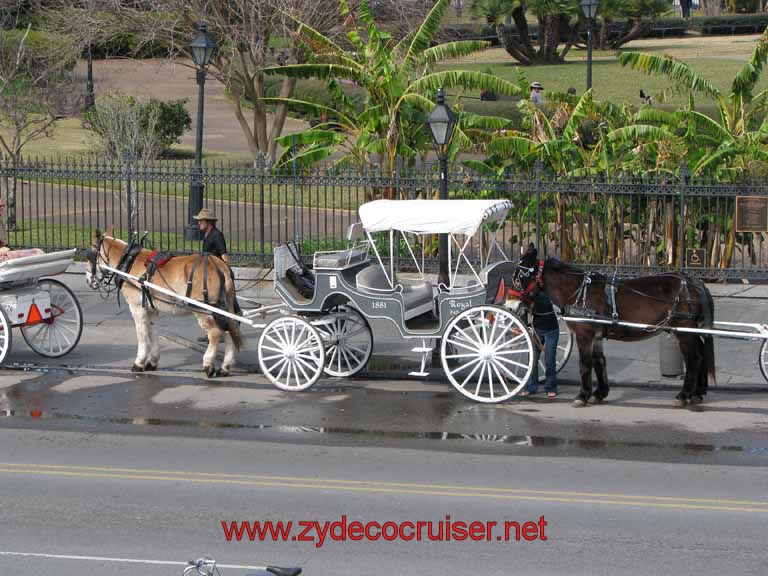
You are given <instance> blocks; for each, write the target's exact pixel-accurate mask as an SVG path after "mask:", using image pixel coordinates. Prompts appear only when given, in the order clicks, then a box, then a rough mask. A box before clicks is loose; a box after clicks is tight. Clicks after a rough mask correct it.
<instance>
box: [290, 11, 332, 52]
mask: <svg viewBox="0 0 768 576" xmlns="http://www.w3.org/2000/svg"><path fill="white" fill-rule="evenodd" d="M294 21H295V22H297V23H298V24H299V29H298V30H297V31H296V34H297V35H298V36H299V38H301V39H302V40H303V41H304V42H305V43H306V44H307V45H308V46H309V48H311V49H312V51H313V52H315V53H322V52H323V50H320V48H324V49H325V51H327V52H333V53H335V54H343V53H344V50H343V49H342V48H341V47H340V46H339V45H338V44H336V43H335V42H334V41H333V40H331V39H330V38H328V37H327V36H326V35H324V34H323V33H321V32H318V31H317V30H315V29H314V28H312V27H311V26H308V25H307V24H304V23H303V22H300V21H299V20H296V19H295V18H294Z"/></svg>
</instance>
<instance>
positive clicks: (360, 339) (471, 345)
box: [92, 200, 768, 405]
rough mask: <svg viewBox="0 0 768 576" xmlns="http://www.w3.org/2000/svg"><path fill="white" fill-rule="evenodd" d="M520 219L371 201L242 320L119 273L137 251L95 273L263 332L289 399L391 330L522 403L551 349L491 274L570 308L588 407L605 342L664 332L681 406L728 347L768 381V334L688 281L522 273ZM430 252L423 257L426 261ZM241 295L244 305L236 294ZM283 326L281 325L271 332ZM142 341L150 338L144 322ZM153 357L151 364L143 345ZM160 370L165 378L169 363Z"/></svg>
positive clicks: (532, 267) (560, 267) (263, 359)
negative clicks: (718, 308) (503, 239)
mask: <svg viewBox="0 0 768 576" xmlns="http://www.w3.org/2000/svg"><path fill="white" fill-rule="evenodd" d="M511 208H512V204H511V203H510V202H509V201H506V200H377V201H373V202H369V203H367V204H364V205H363V206H361V207H360V210H359V212H360V222H359V223H357V224H354V225H353V226H351V227H350V230H349V233H348V240H349V246H348V248H347V249H345V250H338V251H332V252H316V253H315V254H314V256H313V259H312V264H311V266H310V265H308V264H305V263H304V262H303V261H302V259H301V257H300V255H299V253H298V251H297V248H296V246H295V245H294V244H292V243H288V244H284V245H281V246H278V247H277V248H276V249H275V253H274V286H275V291H276V293H277V295H278V296H279V298H280V300H281V302H280V303H278V304H275V305H270V306H259V307H257V308H255V309H250V310H247V311H244V312H243V313H242V314H237V313H235V312H234V310H233V309H231V308H230V309H227V308H226V307H222V306H220V305H219V306H217V305H214V304H212V303H210V302H208V300H207V297H206V299H205V301H201V300H202V299H201V298H195V297H190V287H191V285H192V277H191V276H190V277H189V279H188V280H186V279H185V278H181V280H180V283H177V284H176V285H175V288H174V286H172V285H171V284H169V283H166V285H159V284H157V283H155V282H153V281H152V279H151V277H150V278H148V277H147V276H146V275H137V274H131V273H129V272H127V271H125V270H119V269H118V268H117V267H116V264H115V262H117V261H119V260H121V259H122V257H123V256H124V255H125V254H126V253H127V251H128V247H126V245H125V243H122V246H123V247H117V248H116V247H114V246H110V247H109V248H108V249H107V251H106V253H105V252H104V251H103V245H102V242H100V243H99V244H98V246H97V247H96V252H97V253H98V255H99V258H101V259H102V262H100V263H99V266H97V264H96V260H95V259H94V263H93V264H92V266H93V273H94V274H95V273H96V269H97V267H99V268H101V270H102V272H106V273H107V274H111V275H113V276H115V275H116V276H118V277H120V278H122V279H123V280H125V281H127V282H126V285H128V286H129V287H131V289H135V290H137V291H142V292H146V291H150V292H152V293H154V294H155V295H160V296H162V297H165V298H167V301H168V302H173V303H176V306H177V307H178V306H183V307H187V308H189V309H191V311H192V312H193V313H195V314H198V315H202V314H207V315H210V316H213V317H216V318H219V319H225V320H227V321H229V322H230V324H229V328H228V330H229V331H230V335H231V336H232V338H233V339H235V340H236V339H237V334H236V333H235V332H234V331H233V329H232V325H233V323H238V324H244V325H248V326H251V327H254V328H257V329H261V330H262V332H261V335H260V337H259V339H258V344H257V354H258V361H259V365H260V367H261V370H262V372H263V373H264V375H265V376H266V377H267V378H268V379H269V380H270V382H272V383H273V384H274V385H275V386H277V387H278V388H280V389H282V390H292V391H300V390H306V389H308V388H310V387H311V386H312V385H313V384H315V383H316V382H317V381H318V380H319V379H320V377H321V376H322V375H323V374H326V375H328V376H331V377H349V376H353V375H355V374H357V373H358V372H360V371H361V370H363V369H364V368H365V366H366V364H367V363H368V361H369V359H370V357H371V354H372V352H373V347H374V331H373V330H372V327H371V322H373V323H374V324H376V323H377V322H387V323H389V324H391V325H392V326H394V327H395V328H396V329H397V332H398V333H399V335H400V336H401V337H402V338H403V339H404V340H410V341H413V342H415V343H416V344H415V345H414V346H413V347H412V351H413V352H415V353H417V354H419V355H420V356H421V363H420V369H418V370H416V371H414V372H411V375H413V376H425V375H427V371H426V370H427V365H428V361H429V359H430V357H431V356H432V353H433V351H434V349H435V347H436V346H439V352H440V362H441V364H442V368H443V370H444V372H445V375H446V377H447V379H448V381H449V382H450V383H451V384H452V385H453V387H454V388H456V390H458V391H459V392H460V393H461V394H463V395H464V396H466V397H468V398H470V399H472V400H475V401H479V402H501V401H504V400H506V399H509V398H511V397H513V396H515V395H516V394H517V393H518V392H519V391H520V390H522V388H523V387H524V386H525V384H526V381H527V380H528V378H529V377H530V375H531V372H532V368H533V361H534V356H535V354H534V347H535V346H539V347H540V348H541V344H540V342H538V338H537V337H536V334H535V332H534V331H533V330H532V329H531V327H530V325H529V323H528V321H527V319H526V316H525V307H524V306H523V307H520V306H514V305H513V306H509V305H505V302H504V298H503V297H502V298H501V299H499V298H498V296H499V294H498V293H496V289H495V284H493V283H490V284H491V285H490V286H489V279H490V278H491V277H493V278H494V281H498V279H499V277H503V278H504V279H505V280H506V281H507V282H508V283H509V285H511V286H513V288H515V289H514V290H512V291H511V292H512V293H513V294H516V295H517V297H518V298H520V297H521V296H522V297H525V296H526V295H528V293H529V291H530V290H531V289H532V288H533V289H536V290H543V291H545V292H547V293H548V295H549V296H550V297H551V298H552V300H553V302H554V303H555V304H556V306H558V307H559V308H560V309H561V310H562V311H563V313H564V316H563V317H561V318H560V321H561V341H560V345H559V348H558V353H557V369H558V371H559V370H560V369H561V368H562V367H563V366H564V365H565V363H566V362H567V360H568V357H569V355H570V352H571V346H572V342H573V340H572V334H571V331H576V332H577V333H578V334H579V335H580V338H579V344H580V363H581V379H582V390H581V392H580V393H579V397H577V401H576V403H577V404H578V405H585V404H586V403H587V402H588V401H590V400H593V399H597V400H602V399H603V398H604V397H605V395H607V392H608V388H607V377H606V371H605V358H604V356H603V355H602V340H603V339H605V338H612V339H614V338H615V339H619V340H641V339H644V338H648V337H651V336H653V335H655V334H657V333H659V332H661V331H667V332H672V333H674V334H675V335H676V336H677V337H678V340H679V341H680V344H681V348H682V349H683V353H684V354H685V355H686V374H687V376H686V380H685V383H684V385H683V390H682V391H681V393H680V394H679V395H678V402H679V404H681V405H684V404H686V403H688V402H689V401H690V402H695V401H700V400H701V397H702V396H703V394H704V393H705V392H706V385H707V378H709V380H710V381H711V380H713V379H714V352H713V348H712V342H711V340H712V337H714V336H720V337H727V338H740V339H745V340H763V341H764V343H763V346H762V348H761V351H760V356H759V363H760V368H761V370H762V371H763V374H764V376H766V379H768V325H763V324H734V323H726V322H715V321H714V309H713V304H712V302H711V297H710V296H709V293H708V291H707V290H706V288H705V287H704V286H703V284H701V283H700V282H698V281H696V280H694V279H690V278H688V277H687V276H686V275H685V274H678V273H668V274H662V275H660V276H656V277H647V278H645V279H637V280H621V279H618V278H617V277H615V276H614V277H605V276H600V275H593V274H590V273H587V272H585V271H583V270H581V269H579V268H576V267H573V266H570V265H567V264H563V263H560V262H559V261H557V260H550V261H547V262H546V263H545V262H542V261H538V260H536V261H535V262H528V263H526V262H525V259H523V262H521V263H518V262H511V261H510V260H509V259H508V258H507V257H506V255H505V254H504V252H503V250H502V248H501V247H500V246H499V244H498V243H497V241H496V234H497V233H498V231H499V230H500V229H501V227H502V226H503V223H504V221H505V219H506V216H507V213H508V211H509V210H510V209H511ZM440 234H445V235H447V236H448V238H449V242H448V268H449V269H448V279H447V281H444V282H433V281H431V280H430V277H429V276H428V275H427V274H426V269H425V254H426V253H427V252H428V247H430V246H431V244H432V240H433V239H434V238H435V236H437V235H440ZM473 238H475V239H476V241H475V242H474V243H473ZM419 251H420V252H421V254H420V255H421V258H419V257H417V253H419ZM105 254H106V256H105ZM188 258H192V259H194V258H195V257H188ZM113 260H114V261H113ZM217 266H218V264H217ZM195 267H196V265H195V266H192V271H193V273H194V270H195ZM212 270H213V272H215V271H216V270H217V269H216V268H215V267H214V268H212ZM537 270H538V272H537ZM213 272H211V273H213ZM219 273H221V271H220V270H219ZM162 276H163V275H162V274H161V277H162ZM222 278H223V276H222ZM545 280H546V284H547V285H546V286H545ZM107 282H109V279H107ZM184 282H186V284H185V283H184ZM185 285H186V286H187V294H186V295H184V294H183V287H184V286H185ZM221 286H222V290H223V289H224V288H223V286H224V285H223V284H222V285H221ZM598 287H599V288H598ZM227 290H229V291H230V292H231V293H232V295H234V292H233V287H232V285H231V283H230V284H228V288H227ZM206 293H207V291H206ZM494 295H495V296H496V297H494ZM502 296H503V295H502ZM523 299H524V298H523ZM140 300H146V298H142V299H134V306H133V307H132V311H133V312H134V318H137V313H136V312H135V310H134V308H136V309H138V304H137V303H138V302H139V301H140ZM579 301H580V304H581V306H578V304H579ZM506 304H508V303H506ZM138 314H139V316H140V314H141V312H139V313H138ZM270 316H276V317H275V318H274V319H272V320H271V321H268V320H269V318H270ZM565 322H567V327H566V324H565ZM148 325H149V326H151V325H152V322H149V323H148ZM201 326H203V323H202V322H201ZM585 326H586V327H587V328H585ZM137 333H138V334H140V333H141V330H140V329H139V324H138V320H137ZM222 335H223V332H222V333H219V334H218V335H217V336H215V337H214V338H213V339H211V340H210V342H211V345H212V346H213V348H211V347H209V349H208V351H207V353H206V358H205V359H204V368H205V369H206V373H207V374H208V375H209V376H210V375H212V374H215V373H216V371H215V370H213V369H212V365H211V364H210V362H212V361H213V358H214V357H215V345H216V344H217V342H218V339H219V338H220V337H221V336H222ZM209 338H210V333H209ZM148 346H149V343H147V344H146V345H144V348H145V349H147V347H148ZM154 346H155V347H156V344H155V345H154ZM139 349H140V353H139V356H141V350H142V343H141V342H140V344H139ZM137 358H138V357H137ZM232 358H233V354H232V353H231V350H230V351H228V353H227V354H226V355H225V360H224V364H223V366H224V368H225V370H223V372H224V373H225V374H226V373H227V372H228V366H229V365H230V364H231V360H232ZM228 359H229V360H228ZM206 362H208V363H209V364H208V365H206ZM147 366H152V368H151V369H154V368H155V367H156V357H155V360H154V361H152V360H151V361H150V362H149V363H148V364H147ZM593 367H594V368H595V371H596V373H597V378H598V388H597V390H596V391H595V393H594V394H593V392H592V389H591V380H590V375H589V374H590V372H591V370H592V368H593ZM139 368H140V369H141V366H139ZM146 369H150V368H149V367H147V368H146ZM543 372H544V371H543V370H542V371H541V373H542V374H543Z"/></svg>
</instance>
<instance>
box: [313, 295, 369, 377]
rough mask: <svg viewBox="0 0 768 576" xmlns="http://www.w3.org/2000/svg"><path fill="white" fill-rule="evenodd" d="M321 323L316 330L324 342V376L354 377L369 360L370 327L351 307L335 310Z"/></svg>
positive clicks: (340, 307)
mask: <svg viewBox="0 0 768 576" xmlns="http://www.w3.org/2000/svg"><path fill="white" fill-rule="evenodd" d="M324 320H325V321H324V322H323V323H322V324H317V325H316V327H317V329H318V330H319V331H320V332H321V333H322V335H323V338H324V339H325V373H326V374H327V375H328V376H334V377H336V378H349V377H350V376H354V375H355V374H357V373H358V372H360V371H361V370H362V369H363V368H365V366H366V364H368V360H370V359H371V353H372V352H373V333H372V332H371V326H370V325H369V324H368V321H367V320H366V319H365V317H363V315H362V314H360V312H358V311H357V310H355V309H354V308H352V307H351V306H339V307H337V308H334V309H333V310H331V312H330V313H329V314H328V316H327V317H326V318H324Z"/></svg>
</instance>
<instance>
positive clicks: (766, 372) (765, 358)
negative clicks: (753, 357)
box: [759, 340, 768, 382]
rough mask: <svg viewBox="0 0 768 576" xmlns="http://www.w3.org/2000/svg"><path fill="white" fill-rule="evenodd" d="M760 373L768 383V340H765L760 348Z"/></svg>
mask: <svg viewBox="0 0 768 576" xmlns="http://www.w3.org/2000/svg"><path fill="white" fill-rule="evenodd" d="M759 361H760V371H761V372H762V373H763V378H765V381H766V382H768V340H763V345H762V346H761V347H760V358H759Z"/></svg>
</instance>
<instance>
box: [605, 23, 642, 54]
mask: <svg viewBox="0 0 768 576" xmlns="http://www.w3.org/2000/svg"><path fill="white" fill-rule="evenodd" d="M630 23H631V26H630V27H629V31H628V32H627V33H626V34H624V35H623V36H621V37H619V38H618V39H617V40H613V41H612V42H611V48H614V49H616V48H621V47H622V46H623V45H624V44H626V43H627V42H631V41H632V40H637V39H638V38H642V37H643V20H642V19H641V18H639V19H637V20H629V22H628V24H630Z"/></svg>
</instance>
